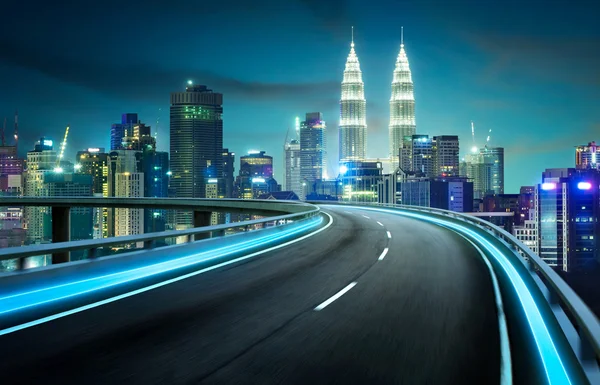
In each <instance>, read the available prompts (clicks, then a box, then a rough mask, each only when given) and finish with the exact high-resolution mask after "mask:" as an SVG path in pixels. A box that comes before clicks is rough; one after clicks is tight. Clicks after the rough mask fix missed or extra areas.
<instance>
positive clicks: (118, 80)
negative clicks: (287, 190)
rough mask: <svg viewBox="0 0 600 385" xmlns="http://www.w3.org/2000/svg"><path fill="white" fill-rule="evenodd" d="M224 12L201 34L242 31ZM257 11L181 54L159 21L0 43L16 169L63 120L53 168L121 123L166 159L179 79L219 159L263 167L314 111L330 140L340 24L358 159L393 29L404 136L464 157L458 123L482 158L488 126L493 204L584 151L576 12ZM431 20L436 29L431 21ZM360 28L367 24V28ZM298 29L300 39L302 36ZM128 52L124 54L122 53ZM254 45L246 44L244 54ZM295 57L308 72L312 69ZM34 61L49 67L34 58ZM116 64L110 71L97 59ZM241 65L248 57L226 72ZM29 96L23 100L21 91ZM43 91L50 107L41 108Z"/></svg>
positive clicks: (376, 135) (386, 84) (379, 119)
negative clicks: (220, 106)
mask: <svg viewBox="0 0 600 385" xmlns="http://www.w3.org/2000/svg"><path fill="white" fill-rule="evenodd" d="M230 3H231V4H230V5H232V9H228V12H229V13H227V14H224V13H223V12H221V11H219V10H217V9H212V8H211V9H209V10H207V11H210V12H211V13H212V14H214V15H216V17H215V20H211V21H210V24H211V25H212V23H221V22H223V21H225V20H226V21H233V20H238V19H240V20H242V19H244V17H245V16H246V14H245V11H247V9H246V8H244V6H242V5H240V4H238V3H237V2H230ZM266 3H268V2H259V4H257V5H256V8H255V9H250V10H249V12H252V14H253V15H256V16H257V18H258V20H257V19H254V21H252V20H245V21H244V20H242V21H243V23H242V24H241V25H242V26H246V27H247V28H245V30H246V31H247V34H248V36H247V37H246V38H244V39H239V35H232V34H231V33H229V32H227V31H224V33H223V34H221V35H219V36H217V38H216V39H213V42H212V43H211V42H208V41H207V40H205V39H204V37H202V36H198V39H200V41H201V42H203V43H202V44H200V42H199V43H198V44H195V45H194V46H197V47H199V48H198V49H192V50H190V49H189V46H185V47H183V45H181V44H174V45H171V44H170V40H169V39H174V38H183V37H181V36H180V35H179V32H178V29H177V28H176V25H174V24H173V23H164V24H161V29H160V31H161V33H154V32H153V33H152V34H151V35H148V36H145V35H142V36H137V35H136V36H130V37H128V36H126V35H125V34H123V33H121V32H118V31H114V33H113V35H110V36H101V37H100V36H98V35H97V34H96V35H89V34H90V33H91V32H85V31H87V30H90V31H91V30H94V28H86V29H85V30H82V33H81V34H77V35H78V36H75V34H71V35H64V34H63V32H60V31H59V30H56V31H54V30H53V31H51V32H50V33H49V34H48V36H44V37H43V38H40V37H39V34H37V33H36V32H35V31H34V30H32V33H34V35H31V34H30V33H24V34H23V36H19V37H18V38H17V39H16V40H15V41H2V42H1V47H2V49H1V50H0V51H2V53H1V55H2V56H1V58H2V63H3V64H2V66H3V67H6V71H2V72H1V73H2V75H0V82H1V84H2V85H3V89H5V90H6V92H5V93H3V95H2V96H0V105H1V106H2V109H1V110H0V117H3V116H7V118H8V120H9V122H10V120H11V117H12V115H13V114H14V109H15V108H18V109H19V114H20V117H19V118H20V133H21V144H22V145H20V155H21V157H23V156H24V151H25V150H26V149H28V148H30V147H31V146H32V145H33V143H34V142H35V140H37V138H38V137H40V136H42V135H48V136H52V137H53V139H54V140H55V141H57V140H60V138H61V136H62V130H63V129H64V126H66V125H67V124H69V123H70V124H71V127H72V131H71V133H70V137H69V146H68V148H67V158H69V159H72V158H73V157H74V154H75V153H76V151H77V150H81V149H83V148H86V147H90V145H92V144H91V143H89V141H92V140H93V141H94V143H93V146H94V147H95V146H99V147H106V148H108V147H109V146H108V144H107V143H106V141H107V139H106V132H108V130H109V128H110V124H112V123H114V122H116V121H117V119H118V117H119V116H120V115H121V114H122V113H126V112H138V113H139V115H140V117H141V120H142V121H144V122H145V123H147V124H148V125H150V126H152V129H153V132H154V130H155V128H156V120H157V119H158V121H159V127H158V134H159V135H158V143H159V144H158V148H159V150H166V149H168V146H169V144H168V108H167V107H168V95H169V93H170V92H171V91H172V90H175V89H179V88H180V87H182V86H183V85H184V84H185V82H186V80H188V79H192V80H194V82H195V83H201V84H206V85H207V86H209V87H211V88H213V89H215V91H217V92H222V93H223V94H224V95H225V97H224V98H225V99H224V107H225V110H226V113H225V115H224V140H225V141H224V146H225V147H228V148H231V149H232V150H233V151H234V152H239V153H244V152H247V151H248V150H250V149H262V150H265V151H267V153H271V154H275V155H276V157H277V154H280V151H281V150H280V148H281V146H282V143H283V141H284V138H285V133H286V130H287V127H288V126H293V119H294V117H295V116H302V114H304V113H305V112H306V111H321V112H322V113H323V116H324V119H325V120H326V121H328V122H330V127H335V126H337V124H336V123H337V122H336V121H335V120H336V119H337V117H338V115H339V105H338V103H339V87H340V79H339V78H340V73H341V72H342V71H343V66H344V59H345V57H346V56H347V47H348V40H349V38H350V36H349V35H350V31H349V30H350V26H351V25H355V26H356V28H355V32H356V33H355V41H356V44H357V45H358V46H360V52H359V53H360V58H361V69H362V71H363V76H364V80H365V93H366V99H367V101H368V102H367V109H368V111H369V114H368V117H367V120H368V121H367V125H368V127H369V147H368V156H369V157H374V156H385V154H379V153H378V152H377V150H378V149H380V148H384V147H385V148H387V143H388V139H387V138H388V132H387V131H388V130H387V125H388V123H389V122H388V118H389V94H390V91H391V88H390V81H391V76H390V75H391V73H392V71H393V67H394V61H395V58H396V56H397V47H398V44H399V43H400V25H404V26H405V36H404V38H405V39H404V40H405V44H406V47H407V50H408V51H409V53H410V59H411V70H412V72H413V80H414V82H415V94H416V97H417V99H418V103H417V112H416V115H417V120H418V122H419V128H418V132H419V133H427V134H429V135H459V136H460V138H461V143H462V146H461V148H462V151H461V152H462V155H464V153H465V151H466V150H467V149H468V148H469V147H470V146H469V145H470V137H469V136H470V121H471V120H474V121H475V124H476V127H477V130H478V132H477V136H478V138H479V140H478V143H477V144H478V146H482V145H483V142H484V139H485V136H487V132H488V130H489V129H492V138H491V144H492V145H493V146H502V147H504V148H505V149H506V175H507V178H506V191H507V192H516V191H518V188H519V187H520V186H521V185H531V184H534V183H536V182H539V172H540V170H543V169H545V168H547V167H561V166H563V165H565V164H569V165H570V164H571V163H572V162H573V154H572V148H573V146H575V145H579V144H581V143H587V142H589V141H592V140H595V139H597V138H596V137H595V132H596V131H597V127H598V121H599V120H600V119H598V115H597V112H596V110H595V109H594V107H593V106H594V105H595V104H597V100H598V82H597V80H596V79H597V77H596V75H595V74H594V72H593V69H594V68H596V64H595V63H598V59H599V57H598V52H597V50H593V49H590V48H591V47H594V44H595V42H597V40H598V30H597V29H596V28H594V27H593V25H594V24H593V23H591V22H590V21H592V19H591V16H590V15H588V14H583V15H581V14H580V12H577V9H576V8H577V4H573V5H572V6H571V7H569V8H568V9H566V10H565V9H563V7H553V6H549V7H545V8H544V9H543V10H539V9H537V8H535V7H533V6H531V5H525V6H522V5H520V4H519V5H517V4H516V3H511V2H508V3H507V4H504V5H503V6H502V10H503V11H502V12H499V14H498V15H495V13H494V12H495V11H498V9H497V8H496V7H499V6H497V5H493V4H482V5H481V6H479V7H471V6H469V7H467V3H462V8H461V4H460V3H459V4H455V5H454V6H453V7H450V6H449V5H444V4H442V3H440V4H438V5H436V6H435V10H433V8H434V7H433V6H431V7H423V6H421V5H417V4H409V3H407V4H404V5H403V8H402V10H403V16H402V19H401V20H398V18H396V17H394V18H392V17H390V16H387V14H390V13H394V12H392V11H393V10H398V9H399V8H398V6H395V5H393V4H391V3H389V2H381V3H380V5H379V4H378V5H377V6H373V7H370V8H369V7H366V6H363V5H360V4H358V3H357V4H354V3H353V2H334V3H335V4H334V5H333V6H331V7H329V6H327V7H325V6H318V5H315V4H316V3H314V2H306V4H304V3H302V4H300V2H297V3H296V2H292V3H294V4H290V5H281V6H280V7H275V8H274V9H273V13H272V14H269V16H270V17H273V15H275V18H276V19H277V18H283V17H287V16H285V15H286V14H290V12H289V11H290V9H288V8H287V7H292V8H293V11H294V12H293V13H291V14H293V15H294V16H293V17H292V19H291V21H290V23H274V24H273V23H271V24H269V29H266V28H263V27H260V28H258V27H257V25H258V24H260V20H261V19H260V18H261V17H262V16H260V11H261V9H264V7H266V5H265V4H266ZM269 4H270V3H269ZM307 4H308V5H307ZM271 5H272V4H271ZM429 5H431V4H429ZM10 7H17V8H18V6H14V5H11V6H10ZM120 7H122V10H123V12H122V14H125V15H126V14H127V11H133V10H134V9H135V10H136V12H137V11H139V14H140V15H142V16H144V17H145V18H146V19H148V20H150V21H152V20H155V21H156V20H160V17H164V16H159V15H158V14H157V12H156V11H153V10H152V9H150V8H151V7H147V8H144V7H142V8H139V9H137V8H134V5H132V4H127V3H126V2H125V4H122V5H120ZM109 8H110V7H109ZM224 8H228V7H224ZM367 8H369V9H367ZM465 10H466V11H467V12H465ZM197 11H198V9H197V8H194V7H192V9H190V10H181V9H179V8H177V7H173V9H170V10H169V11H168V12H169V15H171V16H176V15H180V14H185V13H189V14H190V15H193V14H194V12H197ZM257 11H258V12H257ZM53 12H54V11H53V10H52V9H50V8H49V9H47V10H46V11H44V12H40V15H41V14H45V15H47V16H52V15H54V13H53ZM78 12H79V13H78ZM81 12H82V9H81V8H79V7H74V8H73V9H70V10H69V11H68V12H67V13H68V15H65V17H69V19H71V20H73V22H74V23H75V25H73V28H72V29H70V30H73V29H74V28H75V27H77V26H78V25H79V24H78V23H80V21H78V20H83V19H81V18H80V17H78V16H77V15H78V14H80V13H81ZM98 12H99V13H100V15H99V16H98V17H97V19H95V18H92V19H91V20H87V19H86V23H89V24H90V25H92V26H94V25H96V26H101V25H100V24H98V23H99V22H100V20H101V14H102V12H103V11H102V10H101V9H99V10H98ZM444 12H445V13H444ZM511 12H512V13H514V14H511V23H510V25H505V23H502V22H503V21H505V19H506V15H507V13H509V14H510V13H511ZM12 13H13V14H16V15H20V14H21V13H19V12H16V11H13V12H12ZM575 13H576V14H577V16H578V19H577V20H578V22H577V24H576V25H577V29H574V28H569V27H572V26H574V25H575V24H574V23H573V22H572V21H569V20H570V18H569V16H570V15H571V16H572V15H573V14H575ZM443 15H444V16H445V15H447V16H448V17H447V18H445V19H444V18H442V16H443ZM482 15H484V16H485V17H481V16H482ZM490 15H491V16H490ZM534 15H535V18H536V20H540V24H541V25H539V26H536V27H535V28H534V27H532V26H531V25H530V24H531V23H529V22H527V20H530V19H531V17H533V16H534ZM55 16H56V15H55ZM184 16H185V15H184ZM20 17H21V16H15V17H14V18H11V20H8V22H7V23H5V24H3V25H2V26H1V27H0V28H1V29H2V30H3V31H4V30H5V29H7V28H11V25H13V24H14V23H19V22H20V21H19V20H20ZM36 17H37V16H35V15H34V18H36ZM587 17H590V19H589V20H588V19H586V18H587ZM175 18H177V17H175ZM373 18H375V19H376V20H377V21H378V22H377V24H374V23H373V22H369V21H368V20H370V19H373ZM46 19H47V20H52V17H47V18H46ZM250 19H252V18H250ZM180 20H182V22H185V20H188V19H187V18H186V17H183V18H180ZM484 20H485V22H484ZM44 23H47V21H44V20H40V27H39V28H43V26H44V25H45V24H44ZM284 24H285V25H284ZM301 26H302V28H301ZM306 26H311V27H314V28H313V29H312V30H307V29H306ZM557 26H560V27H561V28H559V27H557ZM375 27H377V28H375ZM459 27H460V28H459ZM273 29H274V30H275V31H276V33H273V32H274V31H273ZM100 30H103V29H102V28H100ZM300 31H301V32H302V36H300V35H299V34H300ZM6 36H9V35H6ZM100 38H101V39H104V41H105V42H104V43H103V44H102V45H99V46H94V44H90V41H92V42H93V41H95V40H98V39H100ZM47 39H63V40H65V39H66V40H65V41H66V42H67V43H68V44H69V45H70V46H72V49H70V50H69V52H66V51H65V52H63V51H60V50H58V51H51V52H46V49H45V48H44V44H45V45H47V46H51V45H50V42H49V40H47ZM132 39H133V40H132ZM132 41H135V42H136V44H135V46H134V47H135V49H133V50H132V49H131V42H132ZM151 41H152V47H153V48H154V44H156V45H157V47H158V48H157V49H159V50H160V49H165V48H164V47H166V45H167V41H168V42H169V43H168V44H169V48H172V49H173V55H169V56H173V57H175V58H176V62H175V61H173V60H165V59H161V58H160V57H157V56H156V55H155V52H156V50H155V49H151V50H149V49H148V48H149V45H150V42H151ZM259 41H260V42H261V44H257V42H259ZM248 42H253V43H252V44H248ZM290 42H294V44H290ZM211 44H217V45H218V47H219V50H218V52H219V53H218V54H211V58H212V59H214V63H212V62H211V63H207V62H206V61H205V60H202V59H203V58H204V57H205V56H204V53H205V52H209V51H210V52H214V51H215V50H214V47H215V46H214V45H211ZM25 47H27V52H25V50H24V48H25ZM90 47H94V49H93V50H91V49H90ZM267 47H268V48H267ZM308 47H310V51H307V49H308ZM440 47H444V48H440ZM532 47H533V48H535V49H531V48H532ZM138 48H139V52H137V51H138ZM274 52H280V53H279V54H274ZM307 52H311V54H312V55H313V56H314V57H318V58H319V60H312V59H311V58H310V57H311V55H307V54H306V53H307ZM46 53H48V55H46V56H48V57H49V58H50V59H51V60H42V59H40V57H44V56H45V54H46ZM50 53H51V54H50ZM38 55H41V56H39V57H38ZM72 55H75V57H73V56H72ZM86 55H89V59H90V60H87V59H86V62H85V63H84V62H82V61H81V57H84V56H86ZM273 55H275V56H273ZM116 56H118V57H119V60H115V61H114V62H113V61H111V60H106V58H107V57H108V58H111V57H116ZM307 56H308V58H307ZM242 57H247V58H250V59H249V60H246V59H244V60H245V61H244V65H240V63H241V61H240V59H241V58H242ZM78 58H79V59H78ZM133 58H137V59H136V61H133ZM121 59H123V60H121ZM117 61H118V62H126V63H132V64H131V65H124V64H118V63H116V62H117ZM282 62H285V63H286V66H285V68H283V67H282V66H281V63H282ZM136 63H137V64H136ZM209 64H210V65H209ZM140 69H141V70H140ZM23 79H26V80H27V82H25V83H24V82H23ZM75 83H77V84H78V85H74V84H75ZM34 84H35V86H36V87H35V91H34V89H33V88H31V86H32V85H34ZM55 92H56V93H58V94H60V95H61V97H59V98H52V97H50V95H53V94H54V93H55ZM533 96H535V97H533ZM159 108H160V109H161V110H160V111H159ZM250 116H251V117H252V118H253V119H252V120H253V121H261V120H262V121H267V122H268V124H259V123H256V124H255V127H252V130H248V129H247V128H248V117H250ZM595 130H596V131H595ZM336 131H337V130H333V129H332V130H329V133H328V136H329V137H328V142H329V143H330V149H328V153H329V159H328V161H329V164H330V165H332V164H335V163H336V162H335V160H336V157H337V149H336V148H331V147H332V146H331V145H332V144H333V147H335V143H337V132H336ZM266 138H268V139H266ZM519 155H527V157H528V162H526V164H521V163H520V162H519ZM278 158H279V157H278ZM282 164H283V161H282V159H281V158H279V159H276V164H275V170H276V177H277V179H278V180H283V177H282V175H283V170H282ZM333 172H334V170H330V172H329V174H332V173H333Z"/></svg>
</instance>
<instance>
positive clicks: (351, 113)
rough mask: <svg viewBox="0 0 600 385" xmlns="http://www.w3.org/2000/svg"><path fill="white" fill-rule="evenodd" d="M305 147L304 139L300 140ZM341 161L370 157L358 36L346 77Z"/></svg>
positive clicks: (349, 56)
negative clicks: (356, 48)
mask: <svg viewBox="0 0 600 385" xmlns="http://www.w3.org/2000/svg"><path fill="white" fill-rule="evenodd" d="M300 142H301V143H300V145H301V146H302V139H301V140H300ZM339 151H340V153H339V160H340V162H348V161H359V160H363V159H365V158H366V157H367V101H366V99H365V85H364V83H363V80H362V72H361V70H360V63H359V62H358V57H357V56H356V52H355V51H354V37H353V38H352V43H351V44H350V54H349V55H348V58H347V60H346V67H345V69H344V78H343V80H342V98H341V100H340V127H339Z"/></svg>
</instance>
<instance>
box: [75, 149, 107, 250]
mask: <svg viewBox="0 0 600 385" xmlns="http://www.w3.org/2000/svg"><path fill="white" fill-rule="evenodd" d="M75 171H76V172H77V173H79V174H87V175H91V176H92V193H93V194H94V196H96V197H108V154H107V153H105V152H104V149H103V148H88V149H87V150H85V151H79V152H77V157H76V164H75ZM93 217H94V238H106V237H108V209H107V208H106V207H97V208H94V209H93Z"/></svg>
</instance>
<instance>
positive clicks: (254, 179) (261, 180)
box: [252, 178, 265, 183]
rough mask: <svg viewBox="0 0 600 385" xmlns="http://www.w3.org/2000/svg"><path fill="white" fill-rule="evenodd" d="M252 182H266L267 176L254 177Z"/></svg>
mask: <svg viewBox="0 0 600 385" xmlns="http://www.w3.org/2000/svg"><path fill="white" fill-rule="evenodd" d="M252 183H265V178H252Z"/></svg>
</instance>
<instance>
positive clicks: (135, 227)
mask: <svg viewBox="0 0 600 385" xmlns="http://www.w3.org/2000/svg"><path fill="white" fill-rule="evenodd" d="M138 154H139V151H132V150H115V151H111V152H110V153H109V155H108V196H109V197H128V198H129V197H143V196H144V174H143V173H141V172H139V171H140V170H141V165H140V156H139V155H138ZM135 210H137V211H135ZM143 221H144V214H143V209H121V208H109V209H108V236H111V237H112V236H119V235H131V234H141V233H143V230H144V222H143Z"/></svg>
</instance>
